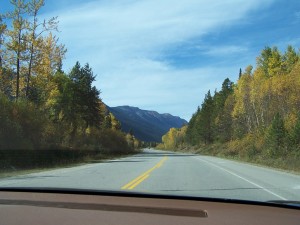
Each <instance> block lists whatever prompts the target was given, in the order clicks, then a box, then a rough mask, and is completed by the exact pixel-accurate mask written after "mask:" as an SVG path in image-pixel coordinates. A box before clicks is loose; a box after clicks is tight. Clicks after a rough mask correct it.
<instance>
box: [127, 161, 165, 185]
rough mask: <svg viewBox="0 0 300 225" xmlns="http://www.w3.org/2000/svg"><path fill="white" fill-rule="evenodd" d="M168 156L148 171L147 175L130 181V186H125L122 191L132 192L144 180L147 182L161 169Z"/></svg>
mask: <svg viewBox="0 0 300 225" xmlns="http://www.w3.org/2000/svg"><path fill="white" fill-rule="evenodd" d="M167 158H168V157H167V156H165V157H163V158H162V160H160V161H159V162H158V163H157V164H156V165H155V166H154V167H152V168H151V169H149V170H147V171H146V172H145V173H143V174H142V175H140V176H138V177H137V178H135V179H134V180H132V181H130V182H129V183H128V184H125V185H124V186H123V187H122V189H123V190H124V189H127V190H132V189H134V188H135V187H136V186H138V185H139V184H140V183H142V182H143V181H144V180H146V179H147V178H148V177H149V176H150V173H151V172H152V171H153V170H155V169H157V168H159V167H161V166H162V165H163V163H164V162H165V161H166V160H167Z"/></svg>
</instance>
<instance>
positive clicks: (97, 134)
mask: <svg viewBox="0 0 300 225" xmlns="http://www.w3.org/2000/svg"><path fill="white" fill-rule="evenodd" d="M11 5H12V10H11V11H9V12H6V13H4V14H2V15H0V150H2V151H1V153H0V154H1V157H0V165H1V168H5V167H6V166H8V165H9V164H10V163H12V161H14V160H13V159H12V158H13V157H17V156H20V155H24V154H25V153H24V152H27V153H28V155H29V156H28V158H30V160H31V161H32V160H33V158H35V156H36V155H37V154H39V156H42V155H43V154H45V159H44V161H45V162H46V161H47V160H49V159H50V158H51V157H53V155H55V154H56V155H57V157H54V159H53V161H55V160H60V158H66V157H68V155H76V154H75V153H74V151H78V152H81V154H80V155H79V156H76V157H77V158H81V156H82V155H86V153H82V152H83V151H85V152H93V151H94V152H102V153H103V154H107V155H113V154H127V153H130V152H132V151H134V149H135V148H138V147H139V145H140V143H139V141H138V140H136V139H134V137H133V136H132V135H130V134H125V133H122V132H121V130H120V129H121V125H120V123H119V122H118V121H117V120H116V118H115V117H114V116H113V115H112V114H111V113H109V112H108V111H107V109H106V106H105V104H104V103H103V102H102V100H101V97H100V94H101V93H100V90H98V89H97V88H96V87H95V86H93V82H94V81H95V79H96V75H95V74H94V73H93V71H92V68H91V67H90V66H89V64H88V63H86V64H84V65H81V64H80V63H79V62H77V63H76V64H75V65H74V67H73V68H72V69H71V70H70V71H69V72H65V71H63V69H62V68H63V61H64V59H65V55H66V52H67V49H66V47H65V45H63V44H61V43H60V42H59V38H58V37H57V36H56V34H59V33H58V32H57V31H58V23H59V21H58V18H57V17H53V18H49V19H46V18H45V19H44V18H41V16H42V15H40V11H41V8H42V7H43V6H44V0H30V1H24V0H11ZM19 150H24V151H19ZM42 150H44V152H43V153H36V152H37V151H38V152H41V151H42ZM47 150H48V151H47ZM49 150H53V153H49ZM54 150H56V151H54ZM57 150H61V152H63V151H71V150H73V151H72V154H70V153H69V152H67V153H66V152H64V153H59V154H58V153H55V152H57ZM20 152H21V153H20ZM29 152H30V154H29ZM46 152H48V153H47V154H46ZM27 153H26V154H27ZM9 156H13V157H9ZM65 156H66V157H65ZM24 157H25V156H24ZM36 158H39V157H36ZM37 160H38V159H37ZM64 160H67V159H64ZM23 161H26V159H25V158H23ZM54 163H55V162H54Z"/></svg>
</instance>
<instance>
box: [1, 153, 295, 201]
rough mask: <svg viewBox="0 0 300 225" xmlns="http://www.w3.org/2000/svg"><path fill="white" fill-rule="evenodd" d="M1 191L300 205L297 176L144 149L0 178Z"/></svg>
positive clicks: (200, 157) (213, 159)
mask: <svg viewBox="0 0 300 225" xmlns="http://www.w3.org/2000/svg"><path fill="white" fill-rule="evenodd" d="M0 187H41V188H43V187H47V188H48V187H50V188H52V187H55V188H79V189H96V190H114V191H134V192H146V193H155V194H171V195H173V194H175V195H189V196H201V197H214V198H227V199H244V200H254V201H271V200H294V201H300V176H299V175H295V174H291V173H286V172H281V171H278V170H273V169H269V168H264V167H258V166H253V165H250V164H245V163H239V162H235V161H231V160H225V159H220V158H216V157H210V156H199V155H193V154H183V153H173V152H165V151H157V150H150V149H149V150H144V151H143V152H142V153H140V154H137V155H134V156H130V157H126V158H120V159H116V160H110V161H106V162H102V163H94V164H88V165H83V166H77V167H71V168H64V169H55V170H49V171H46V172H39V173H32V174H28V175H22V176H16V177H9V178H4V179H0Z"/></svg>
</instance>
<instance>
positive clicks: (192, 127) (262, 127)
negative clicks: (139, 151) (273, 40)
mask: <svg viewBox="0 0 300 225" xmlns="http://www.w3.org/2000/svg"><path fill="white" fill-rule="evenodd" d="M256 61H257V63H256V68H255V69H254V68H253V66H252V65H249V66H247V67H246V68H245V70H244V71H242V70H240V73H239V79H238V80H237V82H236V83H233V82H232V81H230V80H229V79H228V78H226V79H225V80H224V82H223V84H222V87H221V90H220V91H215V92H214V93H213V94H212V93H211V92H210V91H208V92H207V94H206V95H205V98H204V100H203V103H202V104H201V106H199V107H198V108H197V111H196V112H195V113H194V114H193V116H192V118H191V119H190V121H189V124H188V126H187V127H184V128H181V129H174V128H173V129H171V130H170V131H169V132H168V133H167V134H166V135H165V136H163V138H162V141H163V144H162V145H161V147H165V148H169V149H172V148H173V149H174V148H184V146H198V147H199V146H208V145H212V144H221V145H222V146H223V147H224V146H225V147H224V148H222V154H225V155H226V154H227V155H232V156H238V157H244V158H248V159H249V158H255V159H257V158H268V159H270V158H273V159H280V158H283V157H286V156H290V157H291V158H295V157H296V158H297V159H298V160H299V158H300V151H299V148H300V61H299V51H298V52H297V51H296V50H295V48H293V47H292V46H288V47H287V48H286V50H285V52H284V53H282V52H280V51H279V50H278V48H277V47H272V48H271V47H266V48H264V49H263V50H262V51H261V54H260V55H259V56H258V57H257V60H256ZM217 153H220V152H218V151H217ZM208 154H209V152H208Z"/></svg>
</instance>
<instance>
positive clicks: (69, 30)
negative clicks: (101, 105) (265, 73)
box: [0, 0, 300, 120]
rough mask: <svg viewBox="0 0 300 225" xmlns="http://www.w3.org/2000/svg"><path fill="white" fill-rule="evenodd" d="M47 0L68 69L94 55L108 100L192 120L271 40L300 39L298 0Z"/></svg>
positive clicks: (46, 10)
mask: <svg viewBox="0 0 300 225" xmlns="http://www.w3.org/2000/svg"><path fill="white" fill-rule="evenodd" d="M5 2H6V3H5V4H7V5H3V3H1V6H0V7H1V8H2V10H5V9H6V7H8V2H9V1H8V0H5ZM45 2H46V5H45V7H44V8H43V10H42V17H45V18H49V17H52V16H58V18H59V21H60V24H59V30H60V33H58V34H57V36H58V37H59V38H60V42H61V43H63V44H65V45H66V47H67V49H68V52H67V55H66V59H65V61H64V70H65V71H66V72H68V71H69V70H70V69H71V67H72V66H73V65H74V64H75V62H76V61H79V62H80V63H81V64H85V63H86V62H88V63H89V64H90V66H91V67H92V68H93V71H94V73H95V74H97V75H98V76H97V81H96V82H95V85H96V86H97V87H98V88H99V89H100V90H101V92H102V93H101V98H102V99H103V101H104V102H105V103H106V104H108V105H110V106H119V105H131V106H136V107H139V108H142V109H149V110H156V111H158V112H160V113H171V114H173V115H176V116H180V117H182V118H185V119H187V120H189V119H190V117H191V115H192V114H193V113H194V112H195V111H196V109H197V106H198V105H201V103H202V100H203V98H204V95H205V93H207V91H208V90H209V89H210V90H212V91H214V90H215V89H216V88H220V86H221V84H222V82H223V80H224V79H225V78H227V77H229V78H230V79H231V80H232V81H234V82H235V81H236V80H237V77H238V73H239V69H240V68H242V69H243V68H245V67H246V66H247V65H249V64H252V65H254V66H255V58H256V57H257V56H258V55H259V53H260V51H261V50H262V49H263V48H264V47H265V46H274V45H276V46H278V47H279V49H281V50H282V51H284V50H285V48H286V46H287V45H288V44H291V45H293V46H294V47H295V48H297V49H298V48H299V47H300V46H299V45H300V29H299V27H300V26H299V25H300V1H299V0H251V1H244V0H209V1H207V0H184V1H182V0H180V1H179V0H178V1H177V0H92V1H90V0H85V1H79V0H59V1H57V0H45Z"/></svg>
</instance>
